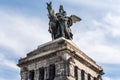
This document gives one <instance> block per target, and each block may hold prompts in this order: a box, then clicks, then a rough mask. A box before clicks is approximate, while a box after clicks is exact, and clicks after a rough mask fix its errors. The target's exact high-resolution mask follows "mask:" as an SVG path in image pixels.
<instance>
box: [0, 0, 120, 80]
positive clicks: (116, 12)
mask: <svg viewBox="0 0 120 80" xmlns="http://www.w3.org/2000/svg"><path fill="white" fill-rule="evenodd" d="M51 1H52V4H53V8H54V10H55V12H58V10H59V5H63V6H64V9H65V10H66V12H67V16H70V15H72V14H74V15H77V16H79V17H80V18H81V19H82V21H81V22H78V23H75V24H73V26H72V27H71V29H72V33H73V35H74V36H73V42H74V43H75V44H77V46H78V47H79V48H80V50H82V51H83V52H84V53H85V54H87V55H88V56H90V57H91V58H92V59H93V60H95V61H96V63H97V64H99V65H100V66H102V68H103V70H104V72H105V74H104V75H103V80H120V53H119V52H120V0H51ZM46 2H50V0H0V80H20V69H19V67H17V65H16V64H17V63H18V60H19V59H20V58H21V57H25V56H26V54H27V53H29V52H31V51H33V50H34V49H36V48H37V47H38V46H39V45H41V44H44V43H46V42H49V41H51V40H52V39H51V35H50V33H49V32H48V22H49V19H48V16H47V14H48V12H47V9H46Z"/></svg>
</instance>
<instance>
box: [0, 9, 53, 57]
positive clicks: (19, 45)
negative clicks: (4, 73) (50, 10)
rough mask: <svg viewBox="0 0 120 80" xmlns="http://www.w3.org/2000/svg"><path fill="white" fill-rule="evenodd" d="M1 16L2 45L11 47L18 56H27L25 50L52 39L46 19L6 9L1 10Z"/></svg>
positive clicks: (0, 34)
mask: <svg viewBox="0 0 120 80" xmlns="http://www.w3.org/2000/svg"><path fill="white" fill-rule="evenodd" d="M0 17H1V18H0V28H1V29H0V38H1V39H0V45H2V46H6V47H8V48H10V49H11V50H13V52H14V53H15V55H17V56H25V52H26V53H27V52H28V51H29V50H31V49H34V48H36V46H38V45H40V44H41V43H43V42H46V41H48V40H51V39H50V37H48V35H49V36H50V34H49V33H48V32H47V29H48V24H46V23H47V22H46V21H44V20H41V19H38V18H36V17H26V16H24V15H20V14H17V13H14V12H13V13H9V12H6V11H0ZM26 48H27V49H26ZM26 50H27V51H26Z"/></svg>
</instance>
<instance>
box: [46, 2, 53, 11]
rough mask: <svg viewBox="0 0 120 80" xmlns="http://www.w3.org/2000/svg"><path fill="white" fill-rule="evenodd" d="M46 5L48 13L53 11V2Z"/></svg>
mask: <svg viewBox="0 0 120 80" xmlns="http://www.w3.org/2000/svg"><path fill="white" fill-rule="evenodd" d="M46 4H47V9H48V11H51V10H52V2H50V3H46Z"/></svg>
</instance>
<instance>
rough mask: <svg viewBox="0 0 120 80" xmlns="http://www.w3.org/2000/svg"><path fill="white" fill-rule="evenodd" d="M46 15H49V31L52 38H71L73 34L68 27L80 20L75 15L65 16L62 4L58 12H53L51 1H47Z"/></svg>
mask: <svg viewBox="0 0 120 80" xmlns="http://www.w3.org/2000/svg"><path fill="white" fill-rule="evenodd" d="M47 10H48V13H49V14H48V17H49V30H48V31H49V32H50V33H51V36H52V40H54V39H57V38H59V37H64V38H66V39H70V40H72V39H73V34H72V32H71V29H70V27H71V26H72V24H73V23H75V22H78V21H81V18H79V17H77V16H76V15H71V16H70V17H68V16H67V13H66V11H65V10H64V8H63V6H62V5H60V8H59V12H58V13H55V11H54V9H53V8H52V2H50V3H47Z"/></svg>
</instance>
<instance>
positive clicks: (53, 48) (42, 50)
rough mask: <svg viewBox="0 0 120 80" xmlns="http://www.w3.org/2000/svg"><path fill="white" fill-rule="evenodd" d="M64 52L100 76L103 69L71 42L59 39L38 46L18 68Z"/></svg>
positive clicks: (21, 61)
mask: <svg viewBox="0 0 120 80" xmlns="http://www.w3.org/2000/svg"><path fill="white" fill-rule="evenodd" d="M66 50H67V51H69V52H70V54H71V55H72V56H74V58H76V59H77V60H79V61H80V62H82V63H83V64H84V65H86V66H88V67H90V68H91V69H93V70H94V71H96V72H98V73H100V74H103V69H102V68H101V67H100V66H99V65H97V64H96V62H95V61H94V60H92V59H91V58H90V57H88V56H87V55H86V54H85V53H83V52H82V51H81V50H80V49H79V48H78V47H77V46H76V45H75V44H74V43H73V42H72V41H71V40H67V39H65V38H59V39H56V40H54V41H50V42H48V43H45V44H43V45H40V46H38V48H37V49H36V50H34V51H32V52H30V53H28V54H27V57H25V58H22V59H20V60H19V64H18V66H22V65H27V64H29V63H31V62H35V61H40V60H42V59H46V58H50V57H52V56H55V55H56V54H57V52H60V51H66Z"/></svg>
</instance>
